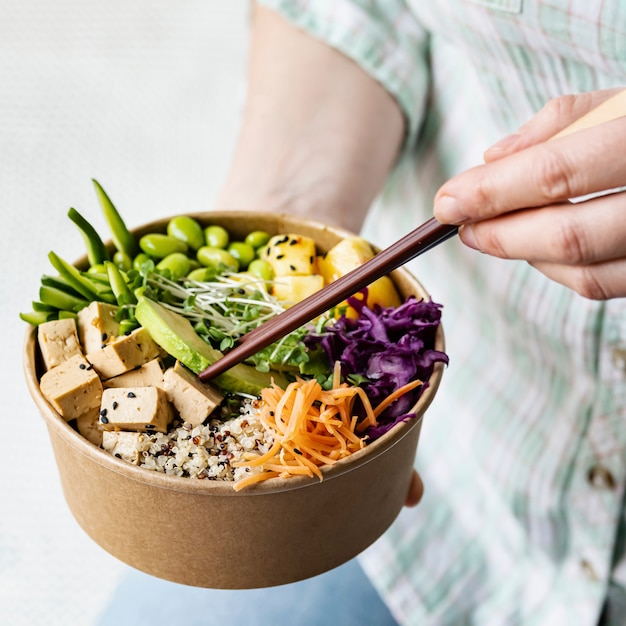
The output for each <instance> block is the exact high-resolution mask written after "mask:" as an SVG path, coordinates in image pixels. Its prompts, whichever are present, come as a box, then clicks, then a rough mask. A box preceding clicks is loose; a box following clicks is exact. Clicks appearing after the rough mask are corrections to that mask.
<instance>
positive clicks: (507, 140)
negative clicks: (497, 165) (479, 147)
mask: <svg viewBox="0 0 626 626" xmlns="http://www.w3.org/2000/svg"><path fill="white" fill-rule="evenodd" d="M519 138H520V134H519V133H511V134H510V135H507V136H506V137H503V138H502V139H500V141H496V143H494V144H493V146H489V148H487V149H486V150H485V152H504V151H506V150H508V149H509V148H510V147H511V146H513V144H514V143H516V142H517V140H518V139H519Z"/></svg>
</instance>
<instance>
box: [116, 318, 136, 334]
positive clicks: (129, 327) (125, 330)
mask: <svg viewBox="0 0 626 626" xmlns="http://www.w3.org/2000/svg"><path fill="white" fill-rule="evenodd" d="M136 328H139V323H138V322H137V320H134V319H132V320H131V319H125V320H122V321H121V322H120V329H119V333H120V335H129V334H130V333H131V332H133V330H135V329H136Z"/></svg>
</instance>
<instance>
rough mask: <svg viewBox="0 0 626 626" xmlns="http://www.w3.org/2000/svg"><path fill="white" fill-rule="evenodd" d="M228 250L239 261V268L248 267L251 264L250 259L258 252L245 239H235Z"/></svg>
mask: <svg viewBox="0 0 626 626" xmlns="http://www.w3.org/2000/svg"><path fill="white" fill-rule="evenodd" d="M227 251H228V252H229V253H230V254H232V255H233V256H234V257H235V258H236V259H237V261H239V269H242V270H244V269H246V268H247V267H248V265H250V261H252V260H254V257H255V256H256V252H255V250H254V248H253V247H252V246H251V245H250V244H248V243H244V242H243V241H233V242H232V243H231V244H230V245H229V246H228V248H227Z"/></svg>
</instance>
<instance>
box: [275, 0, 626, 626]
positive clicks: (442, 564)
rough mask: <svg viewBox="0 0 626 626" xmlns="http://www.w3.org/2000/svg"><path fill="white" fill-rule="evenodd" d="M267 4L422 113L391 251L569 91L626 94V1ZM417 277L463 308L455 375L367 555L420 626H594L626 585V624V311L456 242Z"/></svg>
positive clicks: (456, 323) (373, 221) (371, 570)
mask: <svg viewBox="0 0 626 626" xmlns="http://www.w3.org/2000/svg"><path fill="white" fill-rule="evenodd" d="M264 4H267V5H269V6H272V7H274V8H275V9H277V10H278V11H280V12H281V13H282V14H283V15H284V16H285V17H287V18H288V19H289V20H291V21H292V22H294V23H296V24H297V25H299V26H300V27H302V28H304V29H305V30H307V31H308V32H310V33H311V34H312V35H314V36H315V37H318V38H320V39H322V40H324V41H326V42H328V43H329V44H331V45H333V46H335V47H336V48H338V49H339V50H341V51H342V52H344V53H345V54H346V55H348V56H350V57H352V58H353V59H354V60H355V61H356V62H357V63H359V64H360V65H361V66H362V67H363V68H364V69H365V70H367V71H368V72H369V73H370V74H371V75H372V76H374V77H375V78H376V79H377V80H378V81H379V82H380V83H381V84H382V85H383V86H384V87H385V88H386V89H387V90H388V91H389V92H390V93H391V94H393V95H394V97H395V98H396V99H397V101H398V103H399V105H400V106H401V108H402V110H403V111H404V113H405V115H406V118H407V121H408V135H407V143H406V150H405V154H404V156H403V158H402V159H401V160H400V162H399V163H398V165H397V167H396V169H395V171H394V172H393V174H392V176H391V177H390V179H389V181H388V184H387V186H386V188H385V190H384V191H383V193H382V194H381V196H380V198H379V199H378V200H377V202H376V203H375V205H374V206H373V207H372V208H371V211H370V214H369V216H368V220H367V223H366V227H365V229H364V234H365V235H366V236H367V237H368V238H369V239H370V240H372V241H374V242H376V243H377V244H378V245H381V246H385V245H388V244H389V243H391V242H393V241H395V240H396V239H398V238H399V237H400V236H401V235H403V234H405V233H406V232H408V231H409V230H410V229H411V228H413V227H415V226H417V225H418V224H419V223H421V222H422V221H424V219H426V218H427V217H429V216H430V215H432V198H433V194H434V192H435V190H436V189H437V188H438V186H439V185H440V184H441V183H442V182H443V181H444V180H446V179H447V178H449V177H450V176H452V175H453V174H455V173H457V172H459V171H462V170H463V169H465V168H467V167H470V166H473V165H476V164H478V163H480V162H481V161H482V152H483V151H484V149H485V148H486V147H487V146H489V145H491V144H492V143H493V142H494V141H495V140H497V139H499V138H501V137H502V136H504V135H505V134H507V133H509V132H512V131H514V130H515V129H516V128H517V127H518V126H519V125H520V124H521V123H523V122H525V121H526V120H528V119H529V118H530V117H532V115H533V114H534V113H535V112H536V111H537V110H538V109H539V108H540V107H541V106H542V105H543V104H544V103H545V102H546V101H547V100H548V99H550V98H551V97H554V96H557V95H562V94H565V93H572V92H581V91H589V90H595V89H602V88H606V87H613V86H618V85H626V2H623V1H620V0H604V1H600V0H437V1H435V0H404V1H402V0H384V1H383V0H379V1H378V2H376V1H373V0H372V1H367V0H264ZM411 269H412V270H413V272H414V273H415V274H416V275H417V276H418V277H419V278H420V280H421V281H422V282H423V283H424V284H425V286H426V287H427V289H428V290H429V291H430V293H431V294H432V297H433V299H434V300H436V301H438V302H441V303H442V304H443V305H444V328H445V331H446V337H447V351H448V352H449V354H450V366H449V368H448V370H447V371H446V372H445V374H444V380H443V382H442V385H441V387H440V390H439V392H438V395H437V398H436V399H435V402H434V403H433V405H432V406H431V408H430V409H429V411H428V412H427V414H426V416H425V422H424V428H423V430H422V437H421V441H420V447H419V451H418V455H417V461H416V463H417V467H418V469H419V471H420V473H421V474H422V476H423V479H424V483H425V485H426V493H425V496H424V499H423V500H422V503H421V504H420V505H419V506H418V507H416V508H415V509H406V510H405V511H403V512H402V513H401V515H400V517H399V518H398V520H397V521H396V522H395V523H394V525H393V526H392V527H391V529H390V530H389V531H388V532H387V533H386V534H385V536H384V537H383V538H382V539H381V540H379V541H378V542H377V543H376V544H375V545H374V546H372V547H371V548H370V549H368V550H367V551H366V552H365V554H364V555H362V557H361V562H362V564H363V565H364V567H365V569H366V571H367V572H368V574H369V576H370V578H371V579H372V581H373V583H374V584H375V586H376V587H377V589H378V590H379V591H380V592H381V594H382V595H383V597H384V598H385V600H386V601H387V603H388V604H389V606H390V608H391V610H392V611H393V614H394V616H395V617H396V619H397V620H398V621H399V622H401V623H403V624H416V625H422V624H428V625H430V624H450V625H455V626H456V625H463V624H475V625H479V626H491V625H493V626H503V625H508V624H538V625H546V626H560V625H561V624H563V625H568V626H569V625H578V624H580V625H585V626H592V625H594V624H596V623H597V621H598V618H599V615H600V613H601V611H602V607H603V604H604V602H605V600H606V598H607V593H609V590H610V593H609V606H610V608H611V609H612V611H613V615H612V617H611V618H610V619H609V620H608V622H606V623H610V624H613V625H617V624H626V602H624V588H626V560H625V558H624V544H625V539H626V532H625V519H624V484H625V481H626V300H625V299H615V300H611V301H607V302H592V301H589V300H585V299H584V298H582V297H579V296H577V295H576V294H575V293H574V292H572V291H570V290H568V289H567V288H565V287H563V286H561V285H558V284H556V283H554V282H551V281H550V280H548V279H547V278H545V277H544V276H543V275H541V274H540V273H538V272H537V271H535V270H534V269H533V268H531V267H530V266H529V265H528V264H526V263H523V262H516V261H505V260H499V259H494V258H491V257H488V256H486V255H481V254H479V253H476V252H474V251H471V250H469V249H466V248H465V247H464V246H462V245H461V244H460V242H459V241H456V240H450V241H449V242H447V243H445V244H444V245H443V246H440V248H439V249H436V250H433V251H432V252H429V253H428V254H427V255H425V256H424V257H421V258H420V259H418V260H417V261H416V262H414V263H413V264H412V266H411ZM356 531H357V530H356V529H355V532H356ZM620 603H623V604H622V605H621V608H620Z"/></svg>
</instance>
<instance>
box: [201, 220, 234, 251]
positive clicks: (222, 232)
mask: <svg viewBox="0 0 626 626" xmlns="http://www.w3.org/2000/svg"><path fill="white" fill-rule="evenodd" d="M204 240H205V242H206V245H207V246H210V247H211V248H222V249H225V248H226V246H227V245H228V242H229V241H230V235H229V234H228V231H227V230H226V229H225V228H224V227H222V226H216V225H213V226H207V227H206V228H205V229H204Z"/></svg>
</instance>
